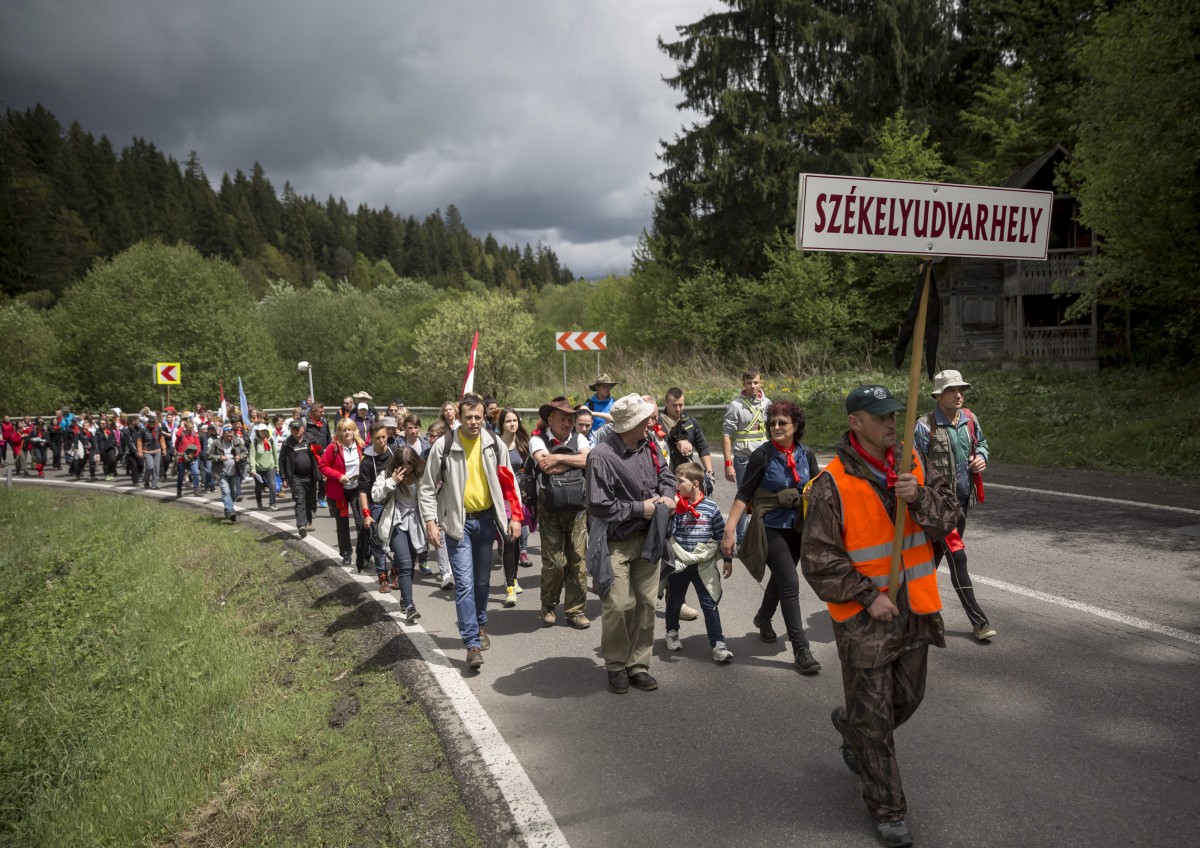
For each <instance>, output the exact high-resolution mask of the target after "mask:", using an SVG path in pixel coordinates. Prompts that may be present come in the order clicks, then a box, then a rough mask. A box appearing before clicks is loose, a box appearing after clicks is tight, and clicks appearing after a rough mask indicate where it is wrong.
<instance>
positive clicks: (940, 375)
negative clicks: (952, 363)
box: [929, 371, 971, 399]
mask: <svg viewBox="0 0 1200 848" xmlns="http://www.w3.org/2000/svg"><path fill="white" fill-rule="evenodd" d="M958 387H961V388H964V389H969V388H971V384H970V383H968V382H967V381H966V380H964V379H963V378H962V374H960V373H958V372H957V371H939V372H937V373H936V374H934V375H933V391H932V392H930V393H929V396H930V397H932V398H934V399H936V398H937V397H938V396H939V395H940V394H941V393H942V392H944V391H946V389H953V388H958Z"/></svg>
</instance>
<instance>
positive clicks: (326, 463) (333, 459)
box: [317, 441, 362, 501]
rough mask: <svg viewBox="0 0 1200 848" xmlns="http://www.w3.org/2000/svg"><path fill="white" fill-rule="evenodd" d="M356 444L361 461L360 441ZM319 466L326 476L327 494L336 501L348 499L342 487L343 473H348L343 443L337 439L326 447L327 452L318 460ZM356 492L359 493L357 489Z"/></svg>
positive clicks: (360, 460)
mask: <svg viewBox="0 0 1200 848" xmlns="http://www.w3.org/2000/svg"><path fill="white" fill-rule="evenodd" d="M354 445H355V447H356V448H357V449H358V461H359V462H360V463H361V462H362V448H361V447H358V442H355V443H354ZM317 467H318V468H320V469H321V474H323V475H324V476H325V494H326V496H327V497H331V498H333V499H334V500H335V501H345V500H348V498H347V497H346V492H345V491H344V490H343V489H342V475H343V474H345V473H346V461H345V460H344V459H342V443H341V442H336V441H335V442H332V443H331V444H330V445H329V446H328V447H326V448H325V452H324V453H323V454H321V456H320V457H319V458H318V460H317ZM354 494H357V490H356V491H355V492H354Z"/></svg>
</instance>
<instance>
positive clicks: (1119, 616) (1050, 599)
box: [942, 565, 1200, 645]
mask: <svg viewBox="0 0 1200 848" xmlns="http://www.w3.org/2000/svg"><path fill="white" fill-rule="evenodd" d="M945 568H946V566H944V565H943V566H942V570H943V571H944V570H945ZM971 580H972V582H974V583H980V584H982V585H984V586H991V587H992V588H993V589H1002V590H1004V591H1005V592H1012V593H1013V594H1014V595H1024V596H1025V597H1027V598H1034V599H1035V600H1039V601H1045V602H1046V603H1048V604H1055V605H1057V606H1060V607H1066V608H1067V609H1072V610H1075V611H1076V612H1085V613H1088V614H1089V615H1094V616H1096V617H1098V618H1107V619H1108V620H1109V621H1115V622H1117V623H1119V624H1125V625H1128V626H1129V627H1137V628H1139V629H1141V630H1149V631H1150V632H1151V633H1158V634H1159V635H1161V636H1170V637H1171V638H1172V639H1178V640H1179V641H1181V642H1191V643H1192V644H1193V645H1200V635H1197V634H1195V633H1189V632H1188V631H1186V630H1180V629H1179V628H1177V627H1170V626H1168V625H1166V624H1159V623H1158V622H1156V621H1148V620H1147V619H1144V618H1138V617H1137V616H1134V615H1126V614H1125V613H1123V612H1116V611H1114V610H1109V609H1104V607H1097V606H1093V605H1092V604H1085V603H1083V602H1082V601H1072V600H1071V599H1070V598H1063V597H1060V596H1058V595H1051V594H1050V593H1049V592H1041V591H1039V590H1037V589H1030V588H1028V587H1026V586H1018V585H1017V584H1015V583H1006V582H1005V581H1003V580H995V579H993V578H991V577H982V576H980V575H978V574H972V575H971Z"/></svg>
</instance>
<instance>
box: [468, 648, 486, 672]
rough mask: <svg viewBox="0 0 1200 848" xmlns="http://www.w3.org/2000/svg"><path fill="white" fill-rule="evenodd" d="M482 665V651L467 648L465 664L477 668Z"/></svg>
mask: <svg viewBox="0 0 1200 848" xmlns="http://www.w3.org/2000/svg"><path fill="white" fill-rule="evenodd" d="M481 665H483V651H481V650H479V649H478V648H467V666H468V667H469V668H479V667H480V666H481Z"/></svg>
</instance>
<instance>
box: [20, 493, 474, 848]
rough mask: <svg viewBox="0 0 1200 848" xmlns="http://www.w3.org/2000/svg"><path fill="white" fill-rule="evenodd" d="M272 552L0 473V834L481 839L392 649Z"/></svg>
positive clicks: (304, 571)
mask: <svg viewBox="0 0 1200 848" xmlns="http://www.w3.org/2000/svg"><path fill="white" fill-rule="evenodd" d="M281 550H282V546H281V545H280V544H278V543H271V544H263V543H262V542H261V541H260V539H259V536H258V534H257V533H255V532H254V531H252V530H250V529H249V528H246V527H243V526H238V527H236V528H234V527H230V526H225V525H221V524H218V523H216V522H215V521H213V519H212V518H211V517H209V516H206V515H200V514H198V513H196V512H193V511H191V510H184V509H176V508H171V507H167V506H164V505H162V504H159V503H153V502H146V501H143V500H142V499H140V498H115V497H105V496H88V495H83V494H79V493H63V492H59V491H45V490H30V489H25V488H21V487H18V488H16V489H13V490H0V680H3V681H4V685H3V694H2V695H0V844H2V845H13V846H16V845H20V846H41V845H46V846H50V845H53V846H60V845H61V846H73V845H80V846H84V845H86V846H94V845H119V846H125V845H152V844H156V843H163V842H169V843H170V844H176V845H280V846H283V845H385V844H386V845H397V844H399V845H408V844H412V845H417V844H422V845H424V844H432V845H453V846H460V845H474V844H478V837H477V835H476V833H475V831H474V829H473V826H472V825H471V823H470V820H469V819H468V817H467V814H466V811H465V808H464V807H463V805H462V803H461V800H460V799H459V795H458V789H457V784H456V783H455V781H454V779H453V777H452V775H451V774H450V772H449V770H448V766H447V764H446V763H445V758H444V754H443V752H442V750H441V747H440V743H439V741H438V739H437V737H436V734H435V733H434V731H433V728H432V726H431V725H430V723H429V721H428V719H427V718H426V717H425V716H424V714H423V713H422V712H421V710H420V709H419V708H418V707H417V706H416V705H415V704H414V703H413V702H412V701H411V699H410V698H409V696H408V694H407V693H406V692H405V691H404V690H403V689H402V688H401V687H400V685H399V684H398V682H397V680H396V678H395V676H394V672H393V669H392V664H393V663H394V662H395V661H396V660H397V659H398V657H396V656H394V653H395V648H394V646H392V647H391V649H390V651H389V648H388V644H387V643H385V644H384V647H383V648H379V646H377V645H376V646H371V647H368V646H366V645H364V643H363V639H364V637H363V636H362V635H361V633H360V630H361V629H362V628H364V627H366V625H367V624H369V623H370V617H369V615H367V614H366V613H365V611H362V610H360V609H359V605H358V603H357V601H356V599H354V598H353V597H352V596H351V597H350V599H349V600H345V601H340V600H335V601H330V600H328V599H326V600H321V601H317V600H315V599H314V596H313V594H314V593H323V592H324V589H323V588H322V587H321V586H318V585H316V582H317V581H313V580H311V579H310V578H311V576H312V574H313V572H314V567H311V566H309V565H308V564H307V563H306V562H304V561H303V560H302V559H301V558H300V557H299V555H297V554H295V553H291V552H289V553H288V554H287V555H286V556H281V555H280V552H281ZM339 597H340V596H339ZM356 615H363V616H366V618H365V620H364V622H363V623H361V624H360V623H355V624H353V626H351V627H343V628H340V629H339V628H334V627H331V625H332V624H333V623H334V622H335V621H337V620H339V619H341V620H345V617H347V616H350V617H354V616H356ZM364 650H374V651H376V653H375V655H374V656H373V657H372V658H371V660H370V661H364V660H366V657H365V656H364V655H363V654H364ZM390 654H392V655H390ZM333 716H336V717H339V720H337V721H334V720H333V718H331V717H333Z"/></svg>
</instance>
